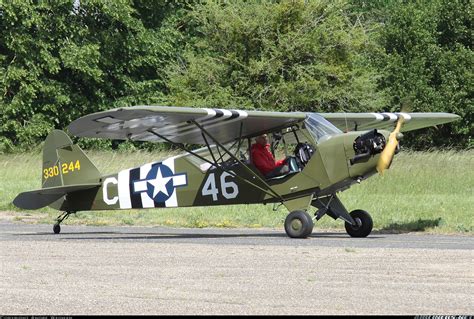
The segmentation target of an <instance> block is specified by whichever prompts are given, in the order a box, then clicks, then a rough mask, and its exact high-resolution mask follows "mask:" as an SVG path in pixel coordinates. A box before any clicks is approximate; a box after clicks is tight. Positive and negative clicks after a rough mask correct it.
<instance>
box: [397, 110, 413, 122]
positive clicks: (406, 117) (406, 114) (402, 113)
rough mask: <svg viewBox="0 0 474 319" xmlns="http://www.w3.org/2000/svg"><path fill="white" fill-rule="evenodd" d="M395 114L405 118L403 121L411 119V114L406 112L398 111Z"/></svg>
mask: <svg viewBox="0 0 474 319" xmlns="http://www.w3.org/2000/svg"><path fill="white" fill-rule="evenodd" d="M395 114H397V115H401V116H402V117H403V119H404V120H405V122H408V121H410V120H411V116H410V114H408V113H404V112H400V113H395Z"/></svg>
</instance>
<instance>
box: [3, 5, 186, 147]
mask: <svg viewBox="0 0 474 319" xmlns="http://www.w3.org/2000/svg"><path fill="white" fill-rule="evenodd" d="M134 5H135V6H136V7H137V8H138V10H136V9H135V8H134ZM155 5H156V6H159V7H160V9H161V11H160V15H159V17H152V16H150V14H149V13H146V12H144V15H145V17H144V19H143V22H142V19H141V17H140V13H142V12H143V9H144V8H147V6H149V3H148V1H134V2H133V3H132V2H131V1H126V0H123V1H99V0H81V1H80V2H74V1H65V0H62V1H51V2H47V1H40V2H34V3H32V2H30V1H19V0H12V1H8V2H3V3H2V4H1V6H0V17H1V21H0V26H1V29H2V32H1V33H0V63H1V66H0V68H1V72H2V77H1V80H0V81H1V87H2V93H3V94H2V95H1V98H0V107H1V108H0V120H1V122H0V136H1V138H0V150H1V151H8V150H11V149H14V148H15V146H18V147H19V149H23V148H25V147H29V146H32V145H35V144H38V143H39V142H40V141H42V140H43V139H44V137H45V136H46V134H47V132H48V131H49V130H51V129H52V128H59V129H64V128H65V127H66V126H67V125H68V124H69V123H70V122H71V121H72V120H74V119H76V118H78V117H80V116H82V115H84V114H88V113H91V112H97V111H101V110H105V109H109V108H112V107H117V106H124V105H129V104H136V103H154V102H157V101H160V100H161V99H162V96H163V89H164V86H163V81H164V74H163V72H162V70H163V69H164V67H165V66H166V65H167V64H168V63H169V62H170V60H171V59H175V58H176V54H177V53H178V48H179V46H180V41H181V38H182V36H181V35H180V34H179V32H178V31H177V30H178V28H177V24H178V23H179V16H180V14H179V12H178V11H179V10H180V9H181V7H183V6H184V5H181V6H180V5H176V4H169V3H168V2H167V1H162V2H156V3H155ZM171 13H172V15H171ZM144 22H146V24H147V27H146V26H145V25H144ZM100 144H102V143H99V144H97V145H100Z"/></svg>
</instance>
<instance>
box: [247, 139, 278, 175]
mask: <svg viewBox="0 0 474 319" xmlns="http://www.w3.org/2000/svg"><path fill="white" fill-rule="evenodd" d="M251 153H252V163H253V164H254V165H255V167H257V168H258V170H259V171H260V172H262V174H263V175H267V174H268V173H270V172H271V171H272V170H274V169H275V167H277V166H280V165H283V164H284V162H285V160H284V159H282V160H279V161H277V162H275V158H274V157H273V154H272V152H270V144H267V145H265V146H263V145H262V144H258V143H255V144H253V145H252V148H251Z"/></svg>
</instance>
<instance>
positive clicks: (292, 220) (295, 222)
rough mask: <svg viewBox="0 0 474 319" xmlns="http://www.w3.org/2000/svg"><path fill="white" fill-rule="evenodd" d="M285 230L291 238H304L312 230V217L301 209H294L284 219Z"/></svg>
mask: <svg viewBox="0 0 474 319" xmlns="http://www.w3.org/2000/svg"><path fill="white" fill-rule="evenodd" d="M285 231H286V234H287V235H288V236H289V237H291V238H306V237H308V236H309V235H310V234H311V233H312V232H313V219H312V218H311V216H310V215H309V214H308V213H307V212H305V211H302V210H295V211H293V212H291V213H289V214H288V216H287V217H286V219H285Z"/></svg>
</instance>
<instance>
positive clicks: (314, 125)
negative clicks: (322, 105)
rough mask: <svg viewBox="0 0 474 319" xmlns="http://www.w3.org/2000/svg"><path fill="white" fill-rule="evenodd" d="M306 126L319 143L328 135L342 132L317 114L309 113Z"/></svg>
mask: <svg viewBox="0 0 474 319" xmlns="http://www.w3.org/2000/svg"><path fill="white" fill-rule="evenodd" d="M307 114H308V117H307V118H306V120H305V121H304V122H305V125H306V128H307V129H308V131H309V132H310V133H311V135H312V136H313V137H314V139H315V140H316V141H317V142H318V143H319V142H320V141H321V139H323V138H324V137H325V136H328V135H334V134H340V133H342V131H341V130H340V129H338V128H337V127H335V126H334V125H333V124H331V122H329V121H328V120H326V119H325V118H324V117H322V116H321V115H319V114H317V113H307Z"/></svg>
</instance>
